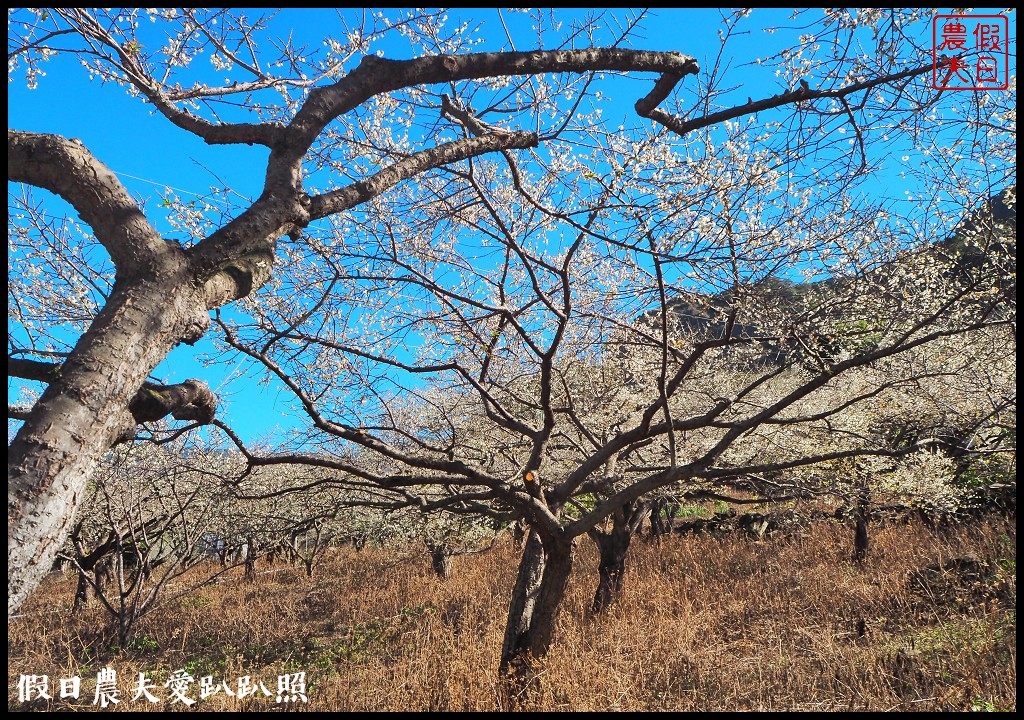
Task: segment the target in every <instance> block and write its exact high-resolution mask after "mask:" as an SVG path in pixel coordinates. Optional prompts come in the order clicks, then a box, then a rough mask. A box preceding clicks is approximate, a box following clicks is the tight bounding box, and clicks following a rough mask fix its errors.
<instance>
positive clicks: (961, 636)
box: [8, 516, 1017, 711]
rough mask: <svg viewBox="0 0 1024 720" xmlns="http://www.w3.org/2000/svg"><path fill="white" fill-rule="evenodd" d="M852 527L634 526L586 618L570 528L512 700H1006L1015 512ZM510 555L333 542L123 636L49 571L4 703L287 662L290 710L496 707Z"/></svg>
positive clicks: (592, 575)
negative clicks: (550, 636)
mask: <svg viewBox="0 0 1024 720" xmlns="http://www.w3.org/2000/svg"><path fill="white" fill-rule="evenodd" d="M993 517H994V516H993ZM850 532H851V531H850V529H849V528H848V527H844V526H841V525H837V524H825V525H820V526H818V527H816V528H814V529H812V530H809V531H807V532H806V533H805V534H804V535H803V536H800V537H791V538H782V539H775V540H771V541H764V542H755V541H752V540H748V539H745V538H743V537H740V536H738V535H735V536H730V537H726V538H724V539H721V540H718V539H714V538H711V537H706V536H705V537H692V536H691V537H672V538H665V539H662V540H661V541H660V542H659V543H656V544H655V543H648V542H642V541H638V542H637V544H636V545H635V546H634V549H633V550H631V554H630V558H629V568H628V575H627V578H626V586H627V587H626V590H625V596H624V597H623V599H622V601H621V603H620V604H619V605H618V606H617V607H616V608H614V609H613V610H612V611H611V612H609V613H608V614H606V615H605V616H603V617H600V618H597V619H594V618H588V617H587V615H586V612H585V610H586V608H587V607H588V606H589V603H590V600H591V597H592V594H593V592H594V588H595V586H596V564H597V561H596V553H595V552H594V547H593V544H592V543H591V542H590V541H588V540H586V539H585V538H584V539H583V540H582V542H581V545H580V548H579V551H578V555H577V557H578V562H577V569H576V573H575V576H574V578H573V582H572V584H571V587H570V591H569V594H568V596H567V599H566V602H565V605H564V612H563V615H562V617H561V621H560V625H559V636H558V642H557V645H556V647H555V649H554V650H553V652H552V653H551V655H550V656H549V658H548V659H547V661H546V662H545V663H544V664H543V666H542V667H541V669H540V672H541V677H540V690H539V692H537V693H536V694H535V695H534V696H533V697H531V698H528V699H525V700H524V708H526V709H536V710H556V711H557V710H573V711H578V710H628V711H639V710H679V711H694V710H739V709H755V710H785V709H795V710H818V709H823V710H845V709H851V708H852V709H856V710H863V709H872V710H968V709H971V708H972V706H976V707H978V708H980V709H1015V708H1016V690H1015V688H1016V657H1017V655H1016V610H1015V607H1016V579H1015V577H1016V576H1015V564H1016V526H1015V523H1014V520H1013V519H1009V520H1003V519H991V520H989V521H987V522H985V523H982V524H975V525H973V526H963V527H959V528H955V529H947V530H944V531H933V530H929V529H927V528H924V527H921V526H919V525H892V526H889V527H885V528H880V529H878V530H877V531H876V532H875V535H874V537H873V546H872V553H871V556H870V558H869V560H868V561H867V562H866V564H865V566H864V567H863V568H858V567H857V566H855V565H853V564H852V563H851V562H850V561H849V559H848V557H849V552H850V545H851V539H850ZM965 553H974V554H975V555H977V557H978V558H979V559H980V560H981V561H982V565H981V570H980V571H978V572H975V573H973V574H968V575H966V576H964V575H961V574H958V573H956V572H949V573H935V574H932V575H928V576H926V579H927V582H924V583H916V584H915V583H914V582H913V581H911V580H910V578H911V577H913V575H912V573H914V572H915V571H920V570H922V568H925V567H926V566H928V565H929V564H932V563H941V562H944V561H948V560H949V559H950V558H954V557H959V556H962V555H964V554H965ZM516 562H517V556H516V553H515V552H514V550H513V549H512V548H511V547H510V546H509V545H507V544H499V545H498V546H496V547H495V548H494V549H492V550H491V551H490V552H487V553H484V554H480V555H473V556H464V557H461V558H457V559H456V561H455V574H454V576H453V577H452V578H451V579H450V580H448V581H443V580H440V579H438V578H436V577H435V576H434V575H433V574H432V572H431V570H430V564H429V559H428V558H427V557H426V554H425V553H424V552H423V551H422V550H421V549H419V548H411V549H410V550H409V551H408V553H407V554H405V555H402V554H400V553H395V552H393V551H385V550H378V549H369V548H368V549H366V550H364V551H362V552H361V553H356V552H354V551H351V550H348V549H342V550H338V551H337V553H336V554H335V555H334V556H333V557H331V558H328V559H327V560H326V561H325V562H324V564H322V565H321V566H319V567H318V568H317V572H316V575H315V576H314V578H313V579H308V578H306V577H305V575H304V574H303V573H302V572H301V571H300V570H298V569H292V568H282V567H280V566H279V567H277V568H274V569H270V571H269V572H263V573H262V574H260V575H259V576H258V578H257V582H256V583H249V582H246V581H245V580H244V579H242V578H241V577H238V576H232V577H231V578H229V579H227V580H226V581H225V582H222V583H220V584H217V585H215V586H212V587H210V588H207V589H204V590H201V591H198V592H196V593H194V594H192V595H190V596H188V597H185V598H181V599H179V600H175V601H172V602H170V603H168V604H167V605H166V606H164V607H162V608H160V609H158V610H157V611H155V612H154V613H153V614H152V615H151V616H149V617H147V618H144V619H143V620H142V624H141V627H140V631H139V635H138V637H137V638H136V640H135V641H134V643H133V647H131V648H129V649H117V648H111V646H110V642H111V641H110V640H109V639H104V633H103V631H102V630H101V629H100V628H101V627H102V625H103V624H104V623H105V622H107V618H106V617H105V616H104V614H103V612H102V611H101V610H100V609H99V608H96V607H93V608H90V609H88V610H87V611H86V612H85V613H84V614H82V615H80V616H79V617H77V618H73V619H71V620H70V621H69V620H67V619H66V609H67V608H69V607H70V603H71V596H72V593H73V590H74V584H73V580H72V579H70V578H67V579H66V578H63V577H62V576H60V575H54V576H51V578H50V579H49V580H48V581H47V582H46V583H45V584H44V585H43V586H42V587H41V588H40V589H39V590H38V591H37V592H36V594H35V595H34V596H33V597H32V598H31V599H30V600H29V602H28V603H27V604H26V606H25V608H24V611H23V612H24V613H25V615H24V616H23V617H20V618H17V619H15V620H14V621H12V624H11V628H10V633H9V640H8V661H9V665H8V707H9V709H12V710H18V709H39V710H42V709H65V708H68V707H70V706H71V705H72V703H68V702H67V701H66V700H55V701H53V702H51V703H47V702H42V701H34V702H33V703H32V704H31V705H30V706H25V705H22V704H21V703H19V702H18V692H17V684H18V679H19V674H20V673H25V674H37V675H41V674H47V675H49V676H50V683H51V689H52V688H53V685H54V684H56V681H57V679H59V678H61V677H67V676H71V675H74V674H80V675H81V676H82V677H83V681H82V698H83V699H82V701H80V702H78V703H77V704H74V705H76V706H77V707H79V708H81V709H84V710H90V709H94V706H93V705H92V699H93V693H94V688H95V680H96V671H97V670H98V669H99V668H100V667H103V666H104V665H108V664H109V665H110V666H112V667H113V668H114V669H115V670H117V672H118V674H119V678H120V679H119V685H120V688H121V694H122V702H121V703H120V704H119V705H118V706H116V708H113V709H116V710H168V709H170V710H179V709H183V706H182V705H181V704H177V705H169V704H168V703H167V701H166V699H165V700H164V701H163V702H161V703H160V704H156V705H148V704H143V703H140V702H135V703H132V702H130V697H131V694H132V692H131V691H130V687H131V685H132V681H133V680H134V678H135V677H137V674H138V672H139V671H146V672H147V673H149V674H150V677H152V678H154V679H155V682H156V685H157V693H156V694H157V695H158V696H160V697H162V698H167V696H168V691H167V690H166V688H164V687H163V683H164V682H165V681H166V678H167V677H168V676H169V673H170V672H171V671H173V670H176V669H178V668H186V669H188V671H189V672H190V673H191V674H192V675H193V676H194V677H195V678H196V679H197V684H196V685H195V686H193V688H192V691H191V693H190V695H191V696H192V697H198V695H199V692H198V678H199V677H200V676H202V675H213V676H214V677H215V678H216V681H217V682H219V681H220V680H222V679H227V680H228V681H229V682H230V683H231V684H232V685H234V684H235V682H236V679H237V678H238V677H239V676H242V675H250V676H252V677H253V678H254V679H260V680H263V682H264V684H265V685H266V686H267V687H268V688H269V689H270V690H271V692H274V693H275V694H276V689H277V677H278V675H279V674H281V673H285V672H292V673H294V672H298V671H300V670H302V671H305V672H306V674H307V680H308V689H307V694H308V698H309V702H308V704H305V705H299V706H298V707H293V708H292V709H300V710H342V711H399V710H413V711H427V710H485V711H486V710H493V709H494V708H495V703H496V697H497V694H498V688H497V683H496V667H497V664H498V654H499V650H500V646H501V638H502V630H503V623H504V619H505V612H506V607H507V605H506V603H507V600H508V597H509V595H510V592H511V582H512V580H513V577H514V569H515V565H516ZM260 569H261V570H264V571H266V570H268V568H266V567H262V568H260ZM239 572H240V571H239ZM54 610H57V611H59V612H52V611H54ZM859 620H863V621H864V630H865V631H866V634H865V635H864V636H862V637H859V636H858V632H857V630H858V621H859ZM52 694H56V693H52ZM125 696H127V697H125ZM274 699H275V698H274V697H271V698H270V699H269V700H263V699H261V700H254V699H252V698H249V699H246V700H244V701H239V700H237V699H235V698H229V697H227V696H226V695H225V694H224V693H223V692H222V693H220V694H218V695H215V696H213V697H211V698H207V699H205V700H200V701H199V702H197V703H196V704H195V705H194V706H193V707H192V709H194V710H205V711H211V710H245V709H257V708H264V707H267V706H268V705H269V707H270V708H272V709H273V708H275V707H281V706H275V705H274ZM108 709H111V708H108Z"/></svg>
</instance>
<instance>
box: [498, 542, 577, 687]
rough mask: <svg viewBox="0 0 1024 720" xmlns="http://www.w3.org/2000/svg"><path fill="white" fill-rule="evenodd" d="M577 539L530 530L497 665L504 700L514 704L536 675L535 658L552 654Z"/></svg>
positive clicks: (520, 563)
mask: <svg viewBox="0 0 1024 720" xmlns="http://www.w3.org/2000/svg"><path fill="white" fill-rule="evenodd" d="M573 546H574V539H566V538H564V537H556V538H548V539H547V540H542V539H541V536H540V534H539V533H538V532H537V531H536V530H531V531H530V535H529V537H528V538H527V540H526V547H525V549H524V550H523V555H522V559H521V560H520V562H519V572H518V575H517V577H516V584H515V588H514V589H513V591H512V601H511V603H510V604H509V614H508V622H507V624H506V626H505V640H504V643H503V644H502V649H501V662H500V665H499V668H498V671H499V674H500V676H501V679H502V682H503V683H504V687H503V692H504V693H505V694H506V697H505V704H506V706H508V707H512V706H514V705H515V703H516V701H517V700H518V699H519V698H520V697H521V695H522V694H523V693H524V692H526V691H527V690H528V689H529V688H530V687H531V685H532V682H533V681H534V680H535V676H534V675H533V673H532V662H533V661H534V660H536V659H539V658H543V657H544V656H545V655H547V652H548V650H549V649H550V647H551V643H552V641H553V640H554V634H555V627H556V625H557V622H558V612H559V610H560V608H561V605H562V599H563V598H564V597H565V590H566V587H567V586H568V583H569V576H570V574H571V573H572V565H573Z"/></svg>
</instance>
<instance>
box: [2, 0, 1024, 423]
mask: <svg viewBox="0 0 1024 720" xmlns="http://www.w3.org/2000/svg"><path fill="white" fill-rule="evenodd" d="M254 12H256V11H254ZM343 12H360V11H359V10H351V11H348V10H345V11H343ZM582 12H583V11H561V10H560V11H559V12H558V14H559V17H560V18H561V19H562V20H564V21H565V22H566V23H571V21H572V19H573V17H578V16H579V15H580V13H582ZM609 12H610V14H612V15H613V16H616V17H621V18H623V19H625V18H626V17H627V12H626V10H624V9H618V10H611V11H609ZM976 12H979V11H976ZM451 14H452V15H453V16H460V15H461V16H463V17H466V18H469V19H473V20H479V21H482V22H483V23H485V25H486V34H485V35H484V36H483V37H485V38H486V39H487V41H486V43H485V44H484V45H482V46H481V47H480V49H481V50H502V49H509V43H508V40H507V38H506V34H505V28H507V29H508V32H509V34H510V35H512V37H513V39H517V42H519V43H520V44H519V45H518V46H517V49H520V50H522V49H530V48H531V47H534V46H535V45H536V37H535V36H533V38H532V41H533V44H532V45H531V44H530V42H531V36H530V33H529V32H526V31H524V27H525V25H524V23H526V22H527V19H526V18H525V17H523V16H518V15H510V14H508V13H501V14H500V15H499V11H498V10H495V9H461V10H452V11H451ZM787 14H788V13H787V12H785V11H757V12H756V13H755V16H754V19H753V20H754V21H752V22H751V23H749V24H748V25H749V29H748V30H744V31H743V32H747V33H749V35H747V36H745V37H739V38H735V39H734V41H733V42H731V43H730V46H729V49H730V51H735V52H740V53H746V56H743V55H737V56H729V58H728V59H727V62H728V63H729V70H728V72H729V78H730V84H734V85H735V88H734V90H733V91H732V93H731V94H732V95H733V96H735V97H736V98H738V100H737V102H738V103H742V102H744V101H745V100H746V98H747V97H748V96H753V97H755V98H761V97H767V96H769V95H773V94H776V93H778V92H781V91H782V90H785V89H787V88H784V87H782V86H781V84H780V83H779V82H778V80H777V79H775V78H773V77H772V76H771V75H770V74H769V73H767V72H766V70H765V69H764V68H758V67H753V66H749V65H747V63H750V62H752V61H753V60H754V59H755V57H756V55H757V53H759V52H762V51H764V50H765V49H766V47H767V45H768V42H769V41H770V40H772V39H773V37H772V36H771V35H769V34H766V33H764V32H763V31H762V30H761V28H760V27H759V26H773V25H779V24H781V25H785V24H786V23H787V20H786V16H787ZM721 15H722V13H721V12H720V11H719V10H717V9H692V10H691V9H673V8H668V9H658V10H654V11H652V12H651V13H650V15H649V16H648V17H647V19H645V21H644V22H643V23H642V25H641V30H640V31H639V32H638V34H637V36H635V37H634V39H633V41H632V46H633V47H638V48H643V49H650V50H678V51H681V52H683V53H685V54H689V55H693V56H695V57H696V58H697V59H698V61H699V62H700V63H701V65H702V66H703V67H709V66H711V65H712V64H713V63H714V59H715V56H716V54H717V53H718V52H719V49H720V44H719V41H718V37H717V35H716V30H717V28H719V27H720V26H721ZM274 22H275V24H276V26H277V27H280V28H282V30H283V33H282V34H284V33H286V32H287V31H289V30H290V31H291V32H292V33H293V37H294V42H295V43H296V44H301V43H302V42H308V43H310V45H311V46H312V47H319V46H320V45H321V43H322V37H321V32H324V31H326V32H330V31H331V29H332V28H334V27H336V26H337V25H338V22H337V18H336V15H335V11H334V10H311V9H283V10H282V11H281V12H280V14H279V15H278V16H277V17H276V18H275V20H274ZM503 23H504V25H503ZM1012 27H1013V22H1012V20H1011V28H1012ZM325 29H326V30H325ZM920 30H921V32H922V34H923V33H925V32H929V33H930V28H927V27H924V26H922V27H921V28H920ZM380 49H382V50H383V51H384V54H385V56H387V57H391V58H395V59H401V58H405V57H411V52H410V50H409V48H408V45H400V44H394V45H389V46H380ZM205 67H206V68H207V69H208V70H210V72H211V73H212V69H210V68H209V65H208V64H207V65H206V66H205ZM45 69H46V73H47V74H46V76H45V77H43V78H41V79H40V82H39V86H38V88H36V89H34V90H29V89H27V88H26V87H25V83H24V80H23V79H22V78H21V77H17V78H15V79H14V81H13V82H9V83H8V103H9V105H8V108H9V109H8V127H10V128H14V129H20V130H29V131H33V132H45V133H57V134H60V135H64V136H66V137H76V138H79V139H81V140H82V142H83V143H84V144H85V145H86V147H88V148H89V149H90V150H91V151H92V152H93V153H94V154H95V155H96V156H97V157H98V158H99V159H100V160H102V161H103V162H104V163H106V164H107V165H108V167H110V168H111V169H112V170H113V171H115V172H116V173H117V174H118V176H119V177H120V179H121V181H122V182H123V183H124V185H125V186H126V187H127V188H128V189H129V190H130V191H131V192H132V193H133V194H134V195H135V196H136V197H137V198H139V199H140V201H142V202H143V203H144V205H145V208H146V210H147V213H148V214H149V216H150V219H151V221H152V222H153V223H154V224H155V225H156V227H157V228H158V229H159V230H161V232H166V234H167V236H169V237H173V236H174V231H173V230H172V229H171V228H170V227H169V226H167V225H166V224H162V219H161V216H160V213H159V207H158V206H159V203H160V202H161V199H162V197H163V193H164V191H165V188H171V189H172V190H173V191H174V193H175V194H177V195H178V196H179V197H181V198H182V199H184V200H188V199H189V198H190V197H191V196H193V195H194V196H201V195H206V194H207V193H208V192H209V189H210V187H211V186H221V185H222V184H223V185H226V186H228V187H231V188H232V189H233V190H234V191H235V192H236V193H238V194H239V195H240V196H243V197H248V198H255V197H256V196H257V195H259V193H260V191H261V186H262V180H263V172H264V167H265V165H264V163H265V160H266V155H267V152H266V150H265V149H262V148H260V147H244V146H243V147H235V146H207V145H206V144H205V143H203V142H202V141H200V140H198V139H197V138H195V137H194V136H192V135H190V134H189V133H187V132H185V131H183V130H179V129H178V128H175V127H173V126H172V125H171V124H170V123H169V122H168V121H167V120H166V119H164V118H163V117H162V116H160V115H158V114H155V113H154V112H153V111H152V110H151V109H150V107H149V106H148V105H147V104H145V103H143V102H141V101H140V100H138V99H137V98H131V97H129V96H128V94H127V93H126V92H125V91H124V89H123V88H120V87H117V86H115V85H112V84H107V85H102V84H101V83H99V82H98V81H92V82H90V81H89V79H88V77H87V75H86V73H85V71H84V70H83V69H82V68H81V67H80V66H79V65H78V63H77V61H76V60H75V59H74V58H72V57H69V56H59V57H57V58H56V59H53V60H51V61H50V62H49V63H48V66H47V67H46V68H45ZM214 79H216V78H214ZM649 81H650V78H649V77H644V78H643V82H644V85H643V87H644V88H648V87H649ZM629 82H634V83H635V81H629V80H620V79H614V80H612V79H609V80H608V85H607V86H605V87H604V88H603V89H605V91H606V92H609V93H612V92H613V90H614V87H615V85H616V84H619V83H629ZM639 87H640V86H639V85H636V84H634V85H633V86H632V87H631V89H630V90H629V91H628V92H626V93H623V99H624V101H625V102H623V103H622V105H621V108H620V109H619V110H620V111H621V113H622V116H623V117H627V116H630V117H635V114H634V113H633V110H632V103H633V101H635V99H636V98H637V97H639V95H640V94H644V93H646V92H647V90H646V89H644V90H640V91H639V92H638V91H637V88H639ZM683 92H686V90H685V89H684V90H683ZM608 119H609V124H610V125H612V126H613V127H614V126H615V125H617V124H618V123H617V122H616V118H614V117H609V118H608ZM10 189H11V187H10V184H9V191H10ZM52 207H53V213H54V214H60V213H63V212H65V208H66V206H63V205H62V203H59V202H57V201H54V202H53V203H52ZM214 354H215V349H214V347H213V345H212V342H211V340H210V339H209V336H208V337H207V338H205V339H203V340H202V341H200V343H198V344H197V345H196V346H195V347H187V346H181V347H179V348H177V349H176V350H174V351H173V352H172V353H171V354H170V356H169V357H168V358H167V359H166V360H165V361H164V362H163V363H162V364H161V365H160V366H159V367H158V368H157V369H156V371H155V372H154V374H153V375H154V377H155V378H157V379H158V380H160V381H162V382H168V383H171V382H180V381H182V380H184V379H186V378H189V377H196V378H199V379H202V380H205V381H206V382H207V383H208V384H209V385H210V387H211V388H212V389H213V390H214V391H215V392H217V393H218V394H219V395H220V396H221V399H222V406H221V410H220V416H221V417H222V418H224V419H225V420H226V421H227V422H229V423H230V424H231V425H232V426H233V427H234V428H235V429H236V431H237V432H239V434H240V435H241V436H242V437H243V438H244V439H246V440H247V441H253V440H257V439H261V438H262V439H267V438H269V436H270V435H271V434H272V433H274V432H275V430H278V431H283V430H287V429H288V428H291V427H293V426H297V425H302V424H303V423H302V422H301V419H300V420H298V421H296V420H295V419H294V417H295V415H296V414H295V411H294V409H293V407H292V406H293V403H292V402H291V401H290V399H289V396H288V393H287V391H285V390H283V389H282V388H280V387H278V386H277V385H276V384H275V383H270V384H269V385H267V386H259V385H257V384H256V382H255V381H254V379H253V377H252V376H251V375H248V379H246V377H247V373H249V365H248V363H246V362H245V361H243V360H241V359H237V358H236V359H234V360H229V361H228V362H217V363H214V364H212V365H209V366H207V365H206V364H205V363H204V362H203V359H204V358H206V357H212V356H213V355H214ZM8 395H9V399H10V398H11V397H12V396H13V395H16V386H14V385H12V384H11V383H9V385H8Z"/></svg>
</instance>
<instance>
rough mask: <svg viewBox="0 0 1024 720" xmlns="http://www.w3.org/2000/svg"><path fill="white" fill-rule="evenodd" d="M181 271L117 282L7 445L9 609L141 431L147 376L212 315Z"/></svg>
mask: <svg viewBox="0 0 1024 720" xmlns="http://www.w3.org/2000/svg"><path fill="white" fill-rule="evenodd" d="M178 271H179V273H178V276H177V277H175V276H174V275H171V276H161V274H160V273H157V276H156V277H153V278H150V279H143V280H138V281H136V282H134V283H126V282H121V281H118V282H117V283H115V285H114V289H113V291H112V293H111V296H110V299H109V300H108V302H107V304H106V306H105V307H104V309H103V310H102V311H101V312H100V314H99V315H98V316H97V318H96V320H95V322H94V323H93V325H92V326H91V327H90V328H89V330H88V331H87V332H86V333H85V334H84V335H83V336H82V337H81V339H80V340H79V342H78V345H77V346H76V348H75V351H74V353H73V354H72V355H71V357H69V358H68V360H67V361H66V362H65V363H64V364H63V366H62V368H61V372H60V375H59V377H57V378H56V379H55V380H54V381H53V382H52V383H50V385H49V386H48V387H47V389H46V390H45V391H44V392H43V394H42V397H40V399H39V401H38V402H37V403H36V405H35V407H34V408H33V410H32V413H31V414H30V415H29V417H28V419H27V420H26V421H25V424H24V425H23V426H22V427H21V429H20V430H19V431H18V433H17V436H16V437H15V439H14V442H12V443H11V445H10V447H9V448H8V461H7V473H8V475H7V477H8V491H7V517H8V526H7V528H8V532H7V551H8V552H7V571H8V586H7V588H8V596H7V612H8V615H10V614H11V613H14V612H16V611H17V609H18V608H19V607H20V606H21V604H22V602H24V600H25V598H26V597H27V596H28V593H29V592H31V590H32V589H34V588H35V587H36V585H38V583H39V581H40V580H41V579H42V577H43V575H45V573H46V571H47V570H48V569H49V568H50V566H51V564H52V563H53V558H54V557H55V556H56V554H57V552H58V550H59V549H60V547H61V546H62V545H63V544H64V541H65V540H66V538H67V536H68V533H69V532H70V530H71V524H72V521H73V519H74V517H75V513H76V510H77V509H78V504H79V502H80V501H81V499H82V498H83V497H84V495H85V485H86V483H87V482H88V479H89V476H90V475H91V474H92V471H93V469H94V468H95V466H96V463H97V461H98V460H99V458H100V457H101V456H102V455H103V453H105V452H106V451H107V450H108V449H109V448H110V447H111V445H112V444H113V443H114V442H115V441H116V440H117V439H118V438H119V437H122V436H123V435H124V434H125V433H127V432H129V431H131V429H132V428H134V426H135V421H134V418H133V417H132V415H131V413H130V411H129V409H128V408H129V404H130V402H131V400H132V399H133V398H134V397H135V395H136V393H137V392H138V391H139V388H140V387H142V384H143V382H144V381H145V380H146V376H147V375H148V374H149V372H150V371H151V370H152V369H153V368H155V367H156V365H157V364H158V363H159V362H160V361H161V360H163V359H164V357H165V356H166V355H167V353H168V352H169V351H170V350H171V348H173V347H174V345H175V344H176V343H177V342H178V341H179V340H180V339H182V338H183V337H189V336H190V328H193V329H194V328H195V326H196V325H197V320H196V318H197V317H199V316H200V315H201V316H202V317H203V318H206V306H205V304H201V303H202V300H201V296H200V295H199V294H198V292H197V291H196V290H195V289H194V288H192V287H190V285H188V284H187V283H186V282H184V280H183V278H182V274H183V273H184V262H183V259H182V264H181V266H180V267H179V268H178ZM191 337H196V335H195V334H194V333H193V334H192V335H191Z"/></svg>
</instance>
